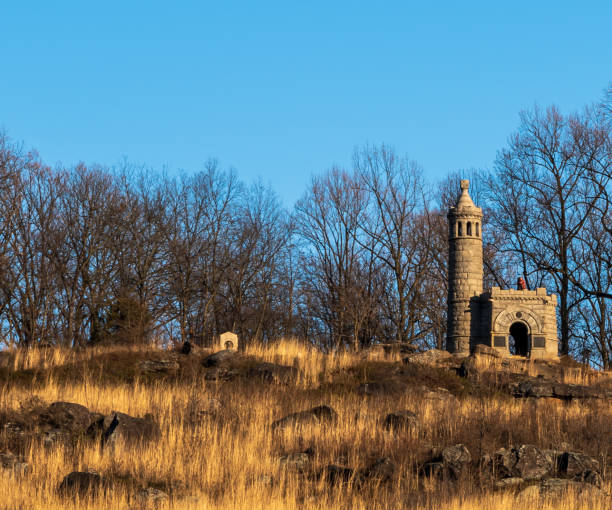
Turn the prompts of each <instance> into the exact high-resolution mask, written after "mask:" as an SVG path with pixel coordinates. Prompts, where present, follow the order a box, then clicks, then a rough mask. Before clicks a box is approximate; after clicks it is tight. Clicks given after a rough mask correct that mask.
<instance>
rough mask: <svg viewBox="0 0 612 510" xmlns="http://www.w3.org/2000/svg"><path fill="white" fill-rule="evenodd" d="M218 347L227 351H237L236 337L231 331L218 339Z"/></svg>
mask: <svg viewBox="0 0 612 510" xmlns="http://www.w3.org/2000/svg"><path fill="white" fill-rule="evenodd" d="M219 347H220V348H221V349H226V350H228V351H237V350H238V335H237V334H236V333H232V332H231V331H226V332H225V333H223V334H222V335H221V336H220V337H219Z"/></svg>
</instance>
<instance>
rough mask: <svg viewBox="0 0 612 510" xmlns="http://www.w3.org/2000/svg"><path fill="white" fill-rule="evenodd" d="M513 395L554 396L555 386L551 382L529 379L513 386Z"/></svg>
mask: <svg viewBox="0 0 612 510" xmlns="http://www.w3.org/2000/svg"><path fill="white" fill-rule="evenodd" d="M513 395H514V396H515V397H535V398H543V397H552V396H553V388H552V384H551V383H550V382H546V381H535V380H527V381H522V382H520V383H518V384H517V385H516V386H515V387H514V388H513Z"/></svg>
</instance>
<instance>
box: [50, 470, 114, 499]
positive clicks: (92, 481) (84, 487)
mask: <svg viewBox="0 0 612 510" xmlns="http://www.w3.org/2000/svg"><path fill="white" fill-rule="evenodd" d="M105 485H106V483H105V480H104V479H103V478H102V477H101V476H100V475H99V474H97V473H90V472H87V471H73V472H72V473H70V474H68V475H66V476H65V477H64V479H63V480H62V482H61V483H60V485H59V487H58V492H60V493H61V494H62V495H65V496H79V497H84V496H87V495H88V494H92V493H96V492H98V491H99V490H100V489H102V488H103V487H104V486H105Z"/></svg>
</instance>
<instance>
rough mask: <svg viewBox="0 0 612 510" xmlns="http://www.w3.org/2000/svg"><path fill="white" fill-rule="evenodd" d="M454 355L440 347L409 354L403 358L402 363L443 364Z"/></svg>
mask: <svg viewBox="0 0 612 510" xmlns="http://www.w3.org/2000/svg"><path fill="white" fill-rule="evenodd" d="M453 358H454V356H453V355H452V354H451V353H450V352H448V351H443V350H442V349H430V350H429V351H425V352H419V353H416V354H410V355H409V356H406V357H405V358H404V360H403V361H404V363H418V364H419V365H433V366H440V365H444V364H445V362H448V361H450V360H452V359H453Z"/></svg>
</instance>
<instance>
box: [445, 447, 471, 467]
mask: <svg viewBox="0 0 612 510" xmlns="http://www.w3.org/2000/svg"><path fill="white" fill-rule="evenodd" d="M442 461H443V462H444V463H445V464H450V465H454V466H464V465H466V464H469V463H470V462H472V456H471V455H470V451H469V450H468V449H467V447H466V446H465V445H462V444H456V445H454V446H447V447H446V448H444V449H443V450H442Z"/></svg>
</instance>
